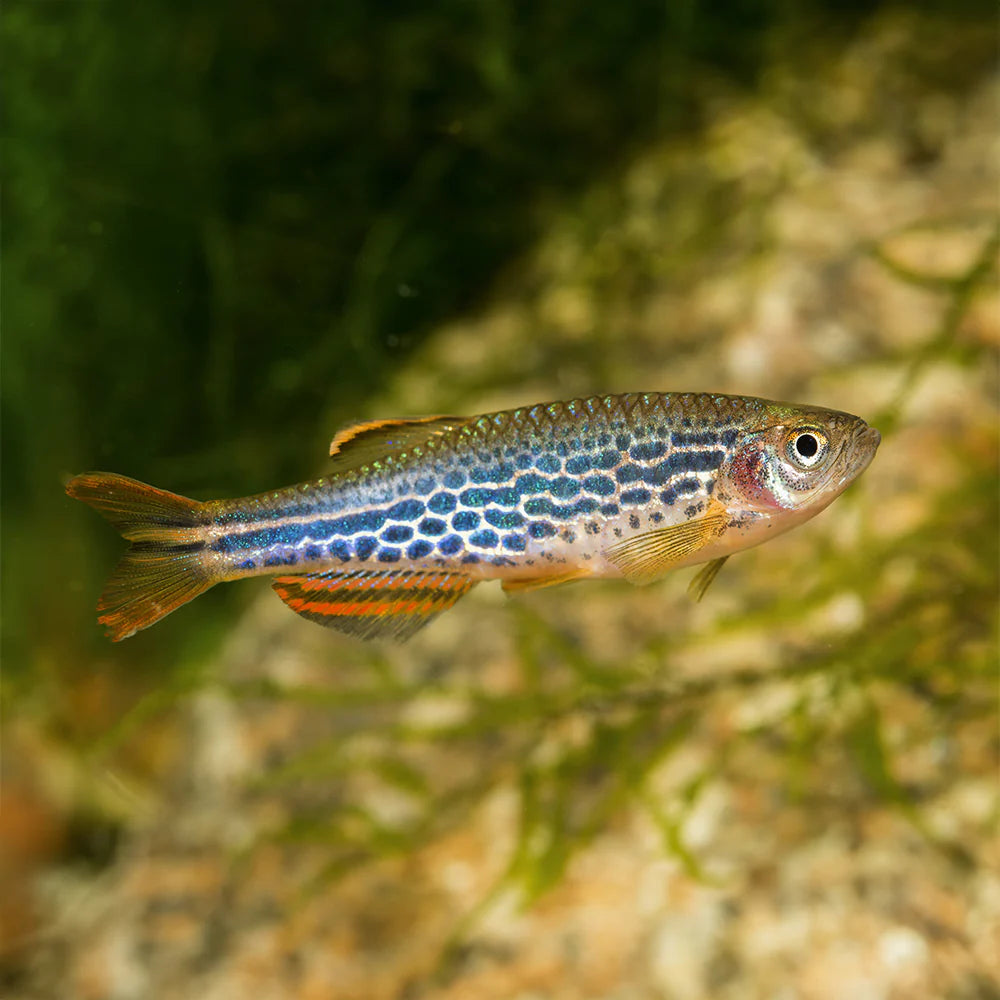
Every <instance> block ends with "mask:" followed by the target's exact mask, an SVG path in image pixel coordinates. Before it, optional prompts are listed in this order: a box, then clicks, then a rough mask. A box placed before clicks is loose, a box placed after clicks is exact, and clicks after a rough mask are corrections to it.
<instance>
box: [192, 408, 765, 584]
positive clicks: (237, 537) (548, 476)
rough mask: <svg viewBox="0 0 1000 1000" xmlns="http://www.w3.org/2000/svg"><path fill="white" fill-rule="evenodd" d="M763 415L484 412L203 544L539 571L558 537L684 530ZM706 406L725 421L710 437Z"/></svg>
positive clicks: (260, 552)
mask: <svg viewBox="0 0 1000 1000" xmlns="http://www.w3.org/2000/svg"><path fill="white" fill-rule="evenodd" d="M706 399H707V400H709V402H708V403H706V402H705V400H706ZM756 405H758V404H757V403H756V402H755V401H752V400H749V401H748V400H743V401H742V402H741V403H740V404H739V407H738V408H734V407H733V405H732V404H731V403H730V402H729V400H728V398H727V397H695V396H684V397H670V396H660V395H656V394H649V395H645V396H627V397H592V398H590V399H586V400H576V401H573V402H571V403H564V404H552V405H551V406H539V407H531V408H528V409H522V410H516V411H508V412H504V413H498V414H490V415H487V416H486V417H482V418H479V419H477V420H475V421H473V422H472V423H470V424H468V425H465V426H461V425H459V428H458V429H456V430H454V431H453V432H449V433H450V434H451V437H450V438H449V439H448V440H447V442H445V443H443V444H441V443H439V444H436V445H434V447H427V448H425V449H423V450H420V449H417V450H416V451H411V452H410V455H411V457H410V458H408V459H407V460H406V461H405V462H401V463H400V466H399V467H398V468H397V469H395V471H393V469H392V463H391V461H390V460H387V461H386V462H384V463H383V462H379V463H373V464H372V466H371V468H372V469H377V470H378V474H377V475H376V474H375V473H369V475H370V478H369V479H365V478H364V476H361V475H360V474H359V475H358V476H355V477H354V478H351V476H350V474H347V475H346V476H345V477H342V476H340V475H334V476H331V477H329V478H328V479H322V480H318V481H316V482H314V483H312V484H302V485H300V486H297V487H292V488H290V489H289V490H287V491H279V492H278V493H275V494H272V495H265V496H264V497H263V498H253V499H254V501H255V503H256V504H257V506H256V507H252V506H249V505H246V504H245V505H244V506H242V507H240V508H239V509H234V510H229V509H224V510H222V511H220V512H219V513H218V515H217V517H216V519H215V524H216V525H218V526H219V527H220V529H223V530H220V531H219V532H218V534H217V536H216V537H215V538H214V539H213V540H211V541H210V542H209V543H208V545H207V547H208V548H209V549H210V550H211V551H213V552H214V553H217V554H219V555H220V556H221V557H223V558H225V559H228V560H229V561H230V565H231V566H232V567H233V568H234V569H235V570H238V571H240V572H243V573H252V572H259V571H260V568H261V567H266V568H267V569H269V570H275V571H278V570H283V569H285V568H286V567H288V566H294V565H295V564H297V563H303V564H305V563H308V564H309V566H310V571H315V567H316V566H317V565H320V566H322V565H323V564H324V563H329V565H330V566H331V568H334V569H336V568H338V567H340V566H341V565H344V564H349V563H369V564H370V565H371V564H378V563H384V564H386V565H392V564H395V563H408V564H418V565H424V566H427V567H429V568H440V567H442V566H446V565H449V564H455V563H458V564H461V565H473V563H474V562H484V563H493V564H496V565H517V564H518V562H519V558H518V557H520V556H522V554H526V555H525V556H524V558H526V559H527V562H528V564H531V565H533V564H534V560H535V559H538V558H540V554H541V555H545V553H546V552H547V551H549V550H547V549H546V545H547V543H548V542H549V540H550V539H558V540H559V542H560V544H575V543H576V541H577V539H580V538H584V539H589V541H588V544H589V545H591V546H592V547H593V546H595V545H597V543H598V541H599V538H600V537H603V536H602V532H603V533H604V535H610V534H612V533H614V532H617V534H616V535H615V537H622V535H621V533H622V532H623V531H632V530H639V529H638V528H636V527H635V525H636V524H637V523H638V524H641V525H643V526H648V525H651V524H658V523H663V521H664V519H665V517H666V519H667V521H668V523H669V522H672V521H676V518H677V516H678V513H679V512H678V509H677V508H678V507H680V508H681V509H683V510H684V511H689V510H691V509H693V508H692V505H693V504H697V503H698V502H699V501H702V502H703V501H705V500H707V499H708V497H709V496H711V495H712V493H713V490H714V488H715V481H716V479H717V478H718V475H719V470H720V467H721V466H722V465H723V463H724V462H725V461H726V460H727V457H728V456H729V455H730V454H731V449H732V448H733V447H735V446H736V445H737V444H738V442H740V441H741V440H742V439H743V438H744V435H745V434H746V429H745V425H744V423H743V421H744V418H745V417H746V414H747V413H748V412H754V406H756ZM699 407H701V410H699V409H698V408H699ZM705 407H709V409H710V410H711V411H712V412H717V414H718V416H717V417H716V418H715V419H714V422H708V425H707V426H706V418H705V416H704V412H702V411H704V409H705ZM713 408H714V409H713ZM386 469H389V473H387V472H386ZM678 501H681V503H680V504H678ZM675 505H676V506H675ZM685 505H686V506H685ZM671 508H674V510H671ZM584 519H587V520H584ZM545 558H547V559H551V558H552V557H551V555H545Z"/></svg>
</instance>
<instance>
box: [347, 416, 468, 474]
mask: <svg viewBox="0 0 1000 1000" xmlns="http://www.w3.org/2000/svg"><path fill="white" fill-rule="evenodd" d="M468 422H469V418H468V417H445V416H437V417H417V418H414V419H408V418H406V419H397V420H369V421H368V422H366V423H361V424H352V425H351V426H350V427H345V428H344V429H343V430H340V431H338V432H337V434H336V436H335V437H334V439H333V440H332V441H331V442H330V456H331V458H333V471H334V472H339V471H342V470H343V469H356V468H359V467H360V466H362V465H369V464H370V463H372V462H374V461H377V460H378V459H383V458H386V457H387V456H388V455H393V454H396V453H397V452H404V451H410V450H411V449H412V448H414V447H417V446H420V445H424V444H426V443H427V442H428V441H429V440H431V438H435V437H440V436H441V435H442V434H447V433H448V431H453V430H456V429H457V428H459V427H462V426H463V425H464V424H467V423H468Z"/></svg>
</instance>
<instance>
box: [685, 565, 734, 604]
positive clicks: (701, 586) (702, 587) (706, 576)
mask: <svg viewBox="0 0 1000 1000" xmlns="http://www.w3.org/2000/svg"><path fill="white" fill-rule="evenodd" d="M728 558H729V556H720V557H719V558H718V559H713V560H712V561H711V562H707V563H705V565H704V566H702V568H701V569H700V570H698V572H697V573H696V574H695V576H694V578H693V579H692V580H691V582H690V583H689V584H688V593H689V594H690V595H691V596H692V597H693V598H694V599H695V600H696V601H700V600H701V599H702V598H703V597H704V596H705V591H706V590H708V588H709V587H711V586H712V581H713V580H714V579H715V578H716V577H717V576H718V575H719V570H720V569H722V567H723V566H725V564H726V560H727V559H728Z"/></svg>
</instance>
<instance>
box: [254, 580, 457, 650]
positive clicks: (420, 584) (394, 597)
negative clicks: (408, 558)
mask: <svg viewBox="0 0 1000 1000" xmlns="http://www.w3.org/2000/svg"><path fill="white" fill-rule="evenodd" d="M473 585H474V581H472V580H470V579H469V577H467V576H463V575H462V574H460V573H433V572H431V573H420V572H412V571H410V570H396V571H391V572H364V571H361V572H354V573H310V574H305V575H302V576H279V577H276V578H275V579H274V580H272V581H271V586H272V587H273V588H274V591H275V593H276V594H277V595H278V596H279V597H280V598H281V599H282V600H283V601H284V602H285V604H287V605H288V606H289V607H290V608H291V609H292V610H293V611H294V612H296V613H297V614H300V615H302V617H303V618H308V619H309V620H310V621H313V622H316V623H317V624H319V625H326V626H327V627H329V628H335V629H339V630H340V631H341V632H346V633H347V634H348V635H354V636H358V637H359V638H362V639H374V638H392V639H399V640H401V641H402V640H404V639H409V637H410V636H411V635H413V633H414V632H416V631H417V630H418V629H420V628H422V627H423V626H424V625H426V624H427V623H428V622H429V621H430V620H431V619H432V618H433V617H434V616H435V615H438V614H440V613H441V612H442V611H447V610H448V608H450V607H451V606H452V605H453V604H454V603H455V602H456V601H457V600H458V599H459V598H460V597H462V596H463V595H465V594H467V593H468V592H469V590H471V588H472V587H473Z"/></svg>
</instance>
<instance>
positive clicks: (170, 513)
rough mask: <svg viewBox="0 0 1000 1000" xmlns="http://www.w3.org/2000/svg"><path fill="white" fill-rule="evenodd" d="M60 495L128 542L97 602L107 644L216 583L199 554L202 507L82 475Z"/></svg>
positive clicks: (140, 486)
mask: <svg viewBox="0 0 1000 1000" xmlns="http://www.w3.org/2000/svg"><path fill="white" fill-rule="evenodd" d="M66 492H67V493H68V494H69V495H70V496H71V497H75V498H76V499H77V500H82V501H83V502H84V503H86V504H89V505H90V506H91V507H93V508H94V510H96V511H98V512H99V513H101V514H103V515H104V517H106V518H107V519H108V520H109V521H110V522H111V523H112V524H113V525H114V526H115V528H117V529H118V531H119V532H120V533H121V535H122V537H124V538H126V539H128V541H129V542H130V544H129V547H128V550H127V551H126V553H125V555H123V556H122V558H121V561H120V562H119V563H118V565H117V566H116V567H115V569H114V572H113V573H112V574H111V576H110V577H109V578H108V582H107V584H106V585H105V587H104V593H102V594H101V599H100V600H99V601H98V602H97V610H98V611H99V612H100V615H99V616H98V619H97V620H98V621H99V622H100V623H101V624H102V625H104V626H105V628H106V630H107V634H108V636H109V638H111V639H112V640H113V641H114V642H119V641H120V640H122V639H127V638H128V637H129V636H130V635H135V633H136V632H138V631H139V630H140V629H144V628H148V627H149V626H150V625H152V624H153V623H154V622H158V621H159V620H160V619H161V618H163V617H164V616H165V615H169V614H170V612H171V611H174V610H176V609H177V608H179V607H180V606H181V605H182V604H186V603H187V602H188V601H190V600H191V599H192V598H195V597H197V596H198V595H199V594H201V593H204V591H206V590H208V588H209V587H211V586H212V585H213V584H214V583H215V582H216V581H215V580H214V579H212V578H211V577H210V575H209V574H208V572H207V571H206V569H205V566H204V563H203V560H202V557H201V550H202V549H203V548H204V547H205V541H204V536H203V529H204V526H205V524H206V523H207V518H206V516H205V513H204V505H203V504H201V503H199V502H198V501H197V500H189V499H188V498H187V497H182V496H178V495H177V494H176V493H167V492H166V491H165V490H158V489H156V488H155V487H153V486H147V485H146V484H145V483H140V482H138V481H137V480H135V479H129V478H128V477H127V476H118V475H115V474H114V473H112V472H87V473H84V474H83V475H82V476H76V477H75V478H73V479H71V480H70V481H69V483H67V484H66Z"/></svg>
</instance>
